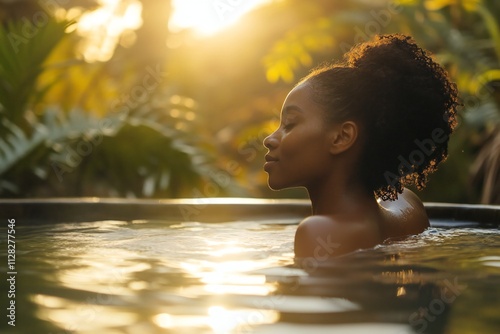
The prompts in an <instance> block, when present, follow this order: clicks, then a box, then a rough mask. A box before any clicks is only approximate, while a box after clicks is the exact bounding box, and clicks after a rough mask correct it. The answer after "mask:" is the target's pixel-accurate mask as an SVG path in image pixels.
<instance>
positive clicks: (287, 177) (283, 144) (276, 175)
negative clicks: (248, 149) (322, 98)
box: [264, 82, 333, 190]
mask: <svg viewBox="0 0 500 334" xmlns="http://www.w3.org/2000/svg"><path fill="white" fill-rule="evenodd" d="M312 93H313V91H312V87H311V86H310V84H308V83H307V82H304V83H302V84H300V85H298V86H297V87H295V88H294V89H293V90H292V91H291V92H290V93H289V94H288V96H287V97H286V99H285V102H284V104H283V108H282V110H281V123H280V126H279V128H278V129H276V131H274V132H273V133H272V134H271V135H269V136H268V137H267V138H266V139H265V140H264V146H265V147H266V148H268V149H269V153H268V154H267V155H266V163H265V165H264V170H265V171H266V172H267V173H268V174H269V180H268V183H269V187H271V188H272V189H275V190H278V189H283V188H288V187H297V186H305V187H308V186H312V185H314V184H316V183H318V182H322V180H324V177H326V176H327V175H328V173H330V171H331V168H330V166H331V163H332V160H333V159H332V157H333V156H332V155H331V154H330V152H329V147H330V138H331V136H330V134H331V129H330V126H328V125H327V124H326V123H325V119H326V117H325V115H324V111H323V110H322V108H321V106H320V105H319V104H317V103H316V102H314V101H313V99H312Z"/></svg>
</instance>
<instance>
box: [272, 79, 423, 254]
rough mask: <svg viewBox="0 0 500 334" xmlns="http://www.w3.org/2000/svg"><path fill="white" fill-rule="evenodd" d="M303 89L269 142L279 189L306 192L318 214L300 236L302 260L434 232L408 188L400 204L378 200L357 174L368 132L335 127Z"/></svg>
mask: <svg viewBox="0 0 500 334" xmlns="http://www.w3.org/2000/svg"><path fill="white" fill-rule="evenodd" d="M312 92H313V91H312V87H311V86H310V85H309V84H308V83H307V82H305V83H302V84H300V85H298V86H297V87H295V88H294V89H293V90H292V91H291V92H290V93H289V94H288V96H287V98H286V99H285V102H284V104H283V108H282V113H281V123H280V126H279V128H278V129H277V130H276V131H275V132H274V133H272V134H271V135H270V136H268V137H267V138H266V139H265V140H264V145H265V146H266V147H267V148H268V150H269V152H268V154H267V155H266V163H265V165H264V170H265V171H266V172H267V173H268V183H269V186H270V187H271V188H272V189H275V190H278V189H284V188H290V187H305V188H306V189H307V191H308V193H309V196H310V198H311V204H312V214H313V215H312V216H310V217H307V218H306V219H304V220H303V221H302V222H301V223H300V224H299V227H298V228H297V232H296V234H295V256H296V257H316V258H320V259H321V260H325V259H327V258H329V257H333V256H337V255H340V254H345V253H348V252H351V251H354V250H357V249H360V248H370V247H373V246H375V245H377V244H380V243H382V242H383V241H384V240H386V239H388V238H398V237H403V236H407V235H413V234H418V233H420V232H422V231H424V230H425V229H426V228H427V227H428V226H429V220H428V218H427V215H426V213H425V209H424V207H423V204H422V202H421V201H420V199H419V198H418V197H417V196H416V195H415V194H414V193H413V192H411V191H410V190H408V189H405V190H404V191H403V193H402V194H400V195H399V198H398V200H396V201H392V202H391V201H385V202H382V201H377V200H376V198H375V196H374V195H373V191H371V190H369V189H367V187H366V186H364V184H362V182H361V181H360V177H359V175H358V173H357V166H358V161H359V158H360V154H362V153H361V152H362V144H363V141H364V140H365V138H364V137H363V131H362V126H361V125H360V124H358V123H356V122H355V121H338V122H327V121H326V118H325V111H324V110H323V108H322V106H321V105H319V104H318V103H316V102H315V101H314V100H313V99H312Z"/></svg>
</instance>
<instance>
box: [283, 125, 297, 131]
mask: <svg viewBox="0 0 500 334" xmlns="http://www.w3.org/2000/svg"><path fill="white" fill-rule="evenodd" d="M294 126H295V123H286V124H283V129H284V130H285V131H290V130H291V129H292V128H293V127H294Z"/></svg>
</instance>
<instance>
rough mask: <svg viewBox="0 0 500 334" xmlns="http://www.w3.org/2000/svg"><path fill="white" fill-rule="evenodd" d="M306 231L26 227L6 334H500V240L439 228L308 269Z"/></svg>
mask: <svg viewBox="0 0 500 334" xmlns="http://www.w3.org/2000/svg"><path fill="white" fill-rule="evenodd" d="M297 223H298V219H296V218H291V219H272V220H256V221H243V222H226V223H199V222H180V221H160V220H132V221H109V220H108V221H98V222H78V223H59V224H47V225H38V226H23V225H22V224H19V225H17V226H16V238H17V239H16V269H17V275H16V297H15V300H16V306H17V307H16V327H12V326H8V325H7V324H6V322H7V321H5V320H4V321H2V323H1V324H0V328H1V332H2V333H103V334H104V333H134V334H135V333H141V334H143V333H183V334H184V333H217V334H222V333H292V334H293V333H308V334H311V333H333V332H335V333H498V332H500V230H499V229H498V228H474V227H455V228H443V227H432V228H430V229H429V230H427V231H426V232H424V233H423V234H421V235H419V236H415V237H411V238H409V239H407V240H404V241H393V242H389V243H386V244H384V245H380V246H377V247H375V248H374V249H369V250H364V251H359V252H355V253H352V254H349V255H347V256H343V257H341V258H338V259H336V260H335V261H331V262H328V263H321V262H320V261H316V260H315V259H309V260H308V261H304V262H303V263H301V264H300V265H299V264H295V263H294V259H293V236H294V233H295V229H296V227H297V225H296V224H297ZM433 225H434V226H445V225H446V224H435V223H434V224H433ZM2 235H5V233H4V232H2ZM4 239H5V238H3V239H2V242H3V241H5V240H4ZM3 245H5V244H4V243H3ZM5 250H6V248H5V247H3V246H2V253H3V254H4V255H5V254H6V251H5ZM0 267H1V270H2V272H4V273H5V272H7V271H8V268H7V267H6V265H5V262H4V263H2V264H1V265H0ZM2 284H4V287H5V288H6V289H7V288H8V287H7V285H5V280H4V282H3V283H2ZM6 289H2V290H3V291H5V290H6Z"/></svg>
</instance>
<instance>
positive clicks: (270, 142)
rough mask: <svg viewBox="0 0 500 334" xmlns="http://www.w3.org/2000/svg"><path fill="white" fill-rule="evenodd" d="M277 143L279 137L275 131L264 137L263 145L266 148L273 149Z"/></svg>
mask: <svg viewBox="0 0 500 334" xmlns="http://www.w3.org/2000/svg"><path fill="white" fill-rule="evenodd" d="M278 145H279V139H278V137H277V135H276V131H275V132H273V133H271V134H270V135H269V136H267V137H266V138H265V139H264V147H266V148H267V149H268V150H273V149H275V148H276V147H278Z"/></svg>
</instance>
